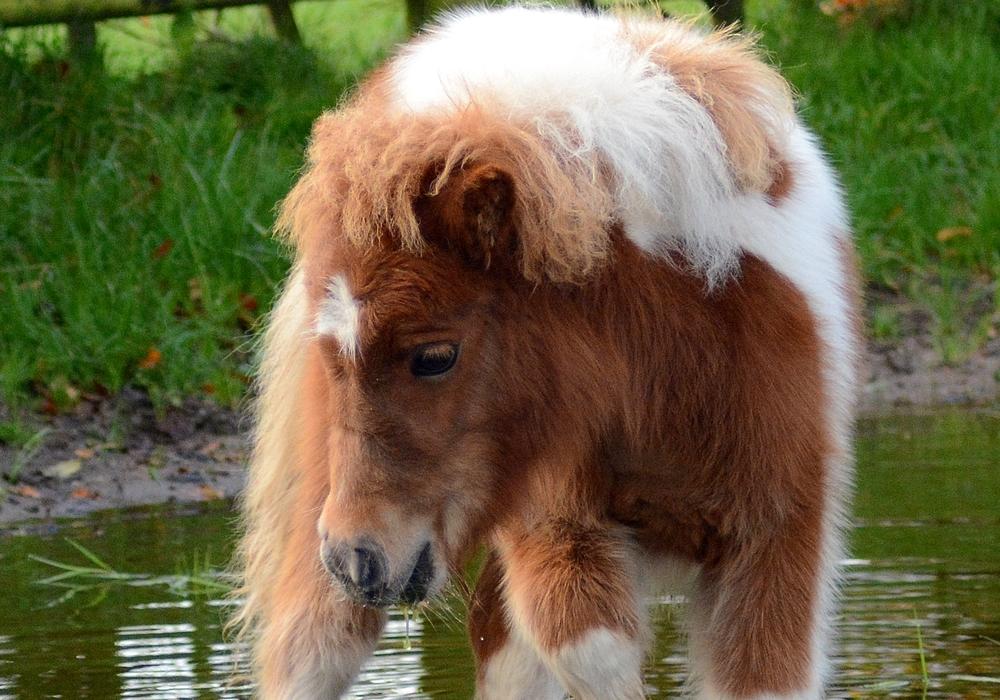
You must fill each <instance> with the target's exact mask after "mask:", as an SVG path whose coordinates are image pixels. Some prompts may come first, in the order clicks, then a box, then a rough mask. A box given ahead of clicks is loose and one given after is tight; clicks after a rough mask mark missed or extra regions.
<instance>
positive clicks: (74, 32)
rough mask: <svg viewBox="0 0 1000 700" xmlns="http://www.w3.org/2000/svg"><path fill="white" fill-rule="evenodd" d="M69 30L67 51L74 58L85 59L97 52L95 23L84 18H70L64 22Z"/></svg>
mask: <svg viewBox="0 0 1000 700" xmlns="http://www.w3.org/2000/svg"><path fill="white" fill-rule="evenodd" d="M66 28H67V29H68V30H69V52H70V54H72V55H73V56H74V57H75V58H78V59H83V60H87V59H90V58H92V57H93V56H94V54H95V53H96V52H97V25H95V24H94V23H93V22H88V21H86V20H71V21H69V22H67V23H66Z"/></svg>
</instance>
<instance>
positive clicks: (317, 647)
mask: <svg viewBox="0 0 1000 700" xmlns="http://www.w3.org/2000/svg"><path fill="white" fill-rule="evenodd" d="M306 513H309V511H306ZM300 517H301V516H300ZM296 519H299V518H296ZM302 519H303V520H305V518H302ZM293 533H294V534H293V535H292V539H293V543H292V544H291V546H290V547H289V548H288V550H286V552H285V557H286V561H285V562H283V565H282V567H281V575H280V577H279V580H278V582H277V585H276V586H275V588H274V590H273V591H271V594H270V595H269V600H268V604H267V605H266V608H265V610H266V615H265V620H264V621H263V624H262V629H261V631H260V635H259V637H258V639H257V642H256V648H255V650H254V656H255V658H256V659H257V663H258V666H259V669H258V670H259V678H260V687H259V693H260V697H261V698H262V699H264V700H314V699H315V698H337V697H340V696H341V695H342V694H344V693H345V692H346V691H347V689H348V688H349V687H350V686H351V684H352V683H353V681H354V678H355V677H356V676H357V674H358V671H359V670H360V669H361V665H362V664H363V663H364V662H365V660H366V659H368V657H369V656H371V654H372V653H373V652H374V650H375V645H376V644H377V642H378V639H379V636H380V635H381V632H382V628H383V627H384V625H385V619H386V618H385V613H384V612H383V611H380V610H376V609H373V608H365V607H363V606H361V605H358V604H356V603H354V602H353V601H350V600H348V599H346V598H345V597H344V595H343V594H342V593H341V592H340V590H339V589H338V588H337V587H335V586H334V585H333V583H332V581H331V580H330V576H329V575H328V574H327V573H326V571H324V570H323V568H322V566H321V564H320V560H319V554H318V552H319V543H318V538H317V537H316V534H315V527H314V524H313V523H312V522H305V521H304V522H302V523H300V524H299V525H297V529H296V530H294V531H293ZM310 537H312V538H313V539H316V540H317V541H316V542H312V541H309V542H301V543H299V542H294V540H308V539H309V538H310Z"/></svg>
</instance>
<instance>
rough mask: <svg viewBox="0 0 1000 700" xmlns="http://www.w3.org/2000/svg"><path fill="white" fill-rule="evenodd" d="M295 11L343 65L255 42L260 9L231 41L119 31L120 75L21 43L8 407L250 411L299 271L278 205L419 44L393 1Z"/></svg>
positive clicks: (54, 35)
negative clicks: (319, 122) (223, 407)
mask: <svg viewBox="0 0 1000 700" xmlns="http://www.w3.org/2000/svg"><path fill="white" fill-rule="evenodd" d="M297 10H299V15H300V21H302V24H303V28H304V29H305V30H306V37H307V40H308V42H309V43H312V44H316V45H319V46H322V47H326V48H328V49H329V50H325V51H323V52H319V51H312V50H309V49H295V48H290V47H286V46H283V45H281V44H280V43H279V42H277V41H275V40H274V39H272V38H269V37H267V36H265V35H263V34H261V33H257V32H255V31H254V30H255V28H256V27H257V26H258V25H261V26H263V25H262V14H261V13H262V10H260V8H250V9H243V10H238V11H237V10H232V11H227V12H226V13H224V14H223V16H224V21H223V22H221V23H220V27H221V28H216V27H214V23H215V13H205V14H207V15H210V17H205V16H201V15H200V16H198V17H197V18H195V20H196V21H195V24H194V29H191V28H190V27H189V28H188V29H186V30H185V32H188V37H189V39H190V41H180V40H178V41H171V40H170V31H169V27H170V25H169V19H167V18H157V19H154V20H151V21H150V22H149V25H148V26H147V25H146V24H145V23H143V21H141V20H120V21H117V22H112V23H108V26H105V25H103V24H102V25H101V31H100V39H101V40H102V41H103V42H106V43H105V44H104V46H105V48H104V50H105V53H106V55H107V60H106V61H105V64H106V69H105V70H101V69H100V68H99V67H95V66H79V65H73V64H68V63H66V62H65V61H63V59H62V58H61V53H60V52H61V49H60V47H59V41H60V37H59V36H58V31H57V30H55V29H53V28H42V29H39V30H32V31H29V32H20V33H14V32H11V33H9V34H7V35H5V36H4V38H3V41H4V42H5V45H4V46H3V50H2V51H0V89H2V91H3V93H4V96H5V99H4V100H3V101H2V103H0V124H2V125H3V129H2V130H3V133H4V138H3V139H2V141H0V266H2V274H0V298H3V299H4V303H3V304H0V328H3V333H2V334H0V397H2V399H4V400H6V401H8V402H11V403H18V402H23V401H24V400H26V399H32V398H34V397H39V396H42V397H45V398H47V399H48V400H49V401H50V402H51V403H52V404H54V405H55V406H56V407H57V408H58V407H63V406H65V405H66V404H69V403H72V401H73V400H75V399H76V398H77V397H78V396H79V394H80V392H81V391H88V390H94V389H106V390H108V391H110V392H112V393H113V392H115V391H117V390H119V389H120V388H121V387H122V386H124V385H125V384H126V383H133V384H137V385H140V386H143V387H146V388H147V389H148V390H149V391H150V392H151V394H152V395H153V397H154V399H155V400H156V401H157V402H158V403H160V404H161V405H162V404H163V403H166V402H170V401H177V400H179V399H181V398H182V397H184V396H187V395H190V394H211V395H213V396H214V397H216V398H217V399H218V400H220V401H222V402H223V403H229V404H231V403H234V402H236V401H237V400H238V399H239V397H240V396H241V395H242V394H243V392H244V390H245V386H246V378H247V375H248V374H249V373H250V367H249V366H248V365H249V358H250V353H249V352H248V349H249V347H250V342H249V337H250V335H251V334H252V332H253V330H254V328H255V324H256V319H257V318H258V317H259V315H260V314H261V313H262V311H263V310H265V309H266V308H267V307H268V305H269V303H270V300H271V297H272V294H273V292H274V289H275V287H276V286H277V284H278V283H279V281H280V279H281V278H282V276H283V273H284V270H285V268H286V265H287V262H286V259H285V256H284V255H283V254H282V251H280V250H279V248H278V246H277V245H276V244H275V243H274V241H272V240H271V238H270V236H269V231H270V229H271V225H272V222H273V218H274V213H273V212H274V206H275V203H276V202H277V201H278V200H279V199H280V198H281V197H282V195H283V194H284V193H285V192H286V191H287V189H288V187H289V186H290V183H291V182H292V180H293V177H294V174H295V172H296V170H297V169H298V168H299V167H300V165H301V162H302V150H303V147H304V145H305V141H306V137H307V135H308V131H309V126H310V124H311V122H312V120H313V119H314V118H315V117H316V116H317V115H318V114H319V113H320V112H321V111H322V110H323V109H325V108H329V107H332V106H334V105H335V104H336V102H337V100H338V99H339V97H340V96H341V95H342V93H343V92H344V90H345V89H347V88H348V87H349V86H350V85H352V84H353V83H354V82H355V80H356V78H357V76H358V75H359V74H360V73H362V72H363V71H364V69H365V68H366V67H368V66H370V65H372V64H373V63H375V62H376V61H377V60H378V59H379V58H380V57H381V56H383V55H384V54H385V52H386V51H387V50H388V48H389V47H390V45H391V44H392V42H393V41H395V40H397V39H398V38H399V37H400V36H401V35H402V25H403V15H402V12H401V8H400V7H398V6H397V5H395V4H388V3H383V2H353V3H322V4H320V5H318V6H317V5H316V4H312V5H310V4H308V3H306V4H303V5H301V6H298V5H297ZM316 12H320V13H322V16H323V21H322V22H318V21H314V20H312V19H310V18H311V17H312V15H314V14H315V13H316ZM209 20H211V24H209V26H205V25H206V23H208V21H209ZM352 27H361V28H363V31H360V30H358V29H351V28H352ZM122 28H129V33H122V32H121V31H119V30H120V29H122ZM341 28H343V29H341ZM313 29H315V31H310V30H313ZM209 30H211V35H212V36H217V35H219V33H220V32H225V36H224V37H223V38H221V39H211V40H210V39H209V38H208V37H209V36H210V32H209ZM151 349H155V350H156V351H157V352H158V353H159V355H158V356H157V357H159V358H160V359H159V360H158V361H156V362H150V361H148V359H149V358H150V357H153V355H151V354H150V352H151ZM144 359H145V360H147V361H145V362H144Z"/></svg>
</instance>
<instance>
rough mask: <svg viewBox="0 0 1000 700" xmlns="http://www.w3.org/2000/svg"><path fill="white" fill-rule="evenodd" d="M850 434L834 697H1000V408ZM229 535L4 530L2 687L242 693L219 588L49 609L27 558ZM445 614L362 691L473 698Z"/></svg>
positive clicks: (154, 550)
mask: <svg viewBox="0 0 1000 700" xmlns="http://www.w3.org/2000/svg"><path fill="white" fill-rule="evenodd" d="M859 444H860V467H859V478H858V495H857V499H856V508H855V510H856V523H857V527H856V529H855V531H854V537H853V547H852V559H851V560H850V562H849V563H848V569H847V571H848V581H847V585H846V591H845V600H844V606H843V614H842V616H841V619H840V621H839V630H840V638H841V640H840V649H839V653H838V658H837V673H836V682H835V686H834V687H833V689H832V691H831V696H832V697H866V698H867V697H899V698H919V697H922V696H926V697H931V698H1000V415H998V414H996V413H993V414H989V413H983V412H979V413H950V414H938V415H933V416H923V417H913V416H910V417H885V418H880V419H876V420H870V421H866V422H864V423H863V424H862V425H861V426H860V429H859ZM231 532H232V528H231V514H230V513H229V512H228V511H226V510H222V509H218V510H213V511H208V512H199V513H187V514H185V513H180V514H178V513H176V512H174V513H171V514H170V515H169V517H168V516H167V515H165V514H164V513H163V512H161V513H149V512H145V513H131V514H130V513H111V514H106V515H104V516H102V517H97V518H91V519H87V520H83V521H74V522H70V523H68V524H65V525H63V526H62V527H61V528H60V529H59V530H58V531H57V532H56V531H52V532H40V533H39V532H36V533H35V534H31V535H18V536H8V537H4V538H2V539H0V698H35V697H39V698H41V697H51V698H55V697H61V698H111V697H128V698H195V697H208V698H236V697H247V696H248V695H249V692H250V691H249V688H247V687H246V686H240V685H230V686H228V687H227V685H226V679H227V676H228V674H229V672H230V670H231V669H232V667H233V659H234V656H238V650H235V649H234V648H233V647H232V646H231V645H229V644H227V643H226V642H225V641H224V640H223V637H222V633H221V621H222V619H223V618H224V617H225V614H226V605H225V603H224V602H222V601H220V600H219V599H218V596H217V595H213V594H212V593H205V592H201V593H192V592H191V591H188V592H186V593H185V592H183V591H180V592H171V590H170V589H169V588H167V587H165V586H162V585H144V586H135V585H127V584H122V583H117V584H115V583H110V584H108V585H106V586H98V587H96V588H87V589H84V590H80V591H77V592H76V594H75V595H74V596H73V597H72V598H71V599H70V600H68V601H65V602H61V603H59V602H54V601H56V600H57V599H58V598H59V596H61V595H63V594H65V592H66V591H67V590H68V589H64V588H63V589H60V588H54V587H50V586H42V585H38V584H37V583H35V582H36V581H37V580H38V579H40V578H42V577H44V576H46V575H49V574H51V573H52V571H51V570H50V569H49V568H47V567H46V566H45V565H43V564H41V563H38V562H37V561H34V560H32V559H30V558H29V556H28V555H36V556H43V557H48V558H51V559H56V560H60V561H66V562H78V563H86V562H84V561H83V560H82V557H81V555H80V554H79V553H78V552H76V551H75V550H74V549H73V548H72V547H71V546H70V545H69V544H68V543H67V542H66V541H65V539H64V538H65V537H67V536H68V537H71V538H73V539H75V540H77V541H79V542H81V543H83V544H85V545H86V546H87V547H89V548H90V549H92V550H93V551H94V552H96V553H97V554H98V555H99V556H100V557H102V558H103V559H104V560H105V561H107V562H108V563H110V564H112V565H113V566H114V567H115V568H116V569H118V570H120V571H129V572H153V573H158V574H171V573H174V572H176V571H177V570H178V569H179V568H180V569H185V570H190V569H191V568H192V564H191V560H192V556H193V555H194V554H195V553H197V555H198V556H199V557H200V558H204V557H205V556H206V554H209V555H210V557H211V559H212V561H214V562H215V563H218V562H221V561H223V560H224V559H225V557H226V556H228V547H229V540H230V537H231ZM682 611H683V605H682V604H681V603H679V602H678V601H676V600H670V599H665V600H663V601H661V602H660V603H659V604H658V605H657V607H656V610H655V619H656V621H657V622H656V624H657V629H658V641H657V644H656V647H655V650H654V653H653V654H652V655H651V659H650V663H649V668H648V671H647V681H648V684H649V687H650V691H651V696H652V697H657V698H660V697H673V696H676V695H677V694H678V693H679V690H680V687H681V684H682V682H683V679H684V648H683V644H682V639H681V636H680V633H679V631H678V625H677V621H678V619H679V617H680V616H681V615H682ZM458 616H460V612H459V615H458ZM455 617H456V616H454V615H452V616H449V615H433V616H430V617H416V618H415V619H412V620H410V621H409V622H407V621H406V620H405V619H404V618H403V617H402V615H399V614H394V615H393V617H392V620H391V622H390V624H389V628H388V631H387V634H386V636H385V639H384V640H383V642H382V645H381V647H380V650H379V652H378V654H377V655H376V656H375V657H374V658H373V659H372V660H371V661H370V662H369V663H368V665H367V666H366V668H365V670H364V672H363V673H362V675H361V677H360V678H359V680H358V683H357V686H356V688H355V697H359V698H382V697H408V698H412V697H432V698H467V697H470V696H471V693H472V685H471V680H472V677H473V667H472V659H471V655H470V652H469V650H468V646H467V644H466V641H465V632H464V629H463V627H462V625H461V623H460V622H459V621H457V620H456V619H454V618H455ZM921 653H922V654H923V659H924V664H923V665H924V666H925V667H926V688H925V681H924V678H925V675H924V672H923V670H922V663H921Z"/></svg>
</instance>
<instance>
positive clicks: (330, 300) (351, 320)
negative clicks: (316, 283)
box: [316, 275, 358, 357]
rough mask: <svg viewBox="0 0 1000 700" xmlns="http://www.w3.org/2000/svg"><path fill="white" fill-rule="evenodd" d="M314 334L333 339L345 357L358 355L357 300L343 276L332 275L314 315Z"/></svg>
mask: <svg viewBox="0 0 1000 700" xmlns="http://www.w3.org/2000/svg"><path fill="white" fill-rule="evenodd" d="M316 334H317V335H325V336H329V337H331V338H334V339H335V340H336V341H337V342H338V343H340V350H341V352H343V353H344V354H345V355H348V356H350V357H354V356H355V355H357V354H358V300H357V299H355V298H354V297H353V296H352V295H351V290H350V288H349V287H348V286H347V280H346V279H344V276H343V275H334V276H333V277H331V278H330V281H329V282H327V285H326V296H325V297H323V301H322V302H320V305H319V312H318V313H317V314H316Z"/></svg>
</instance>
